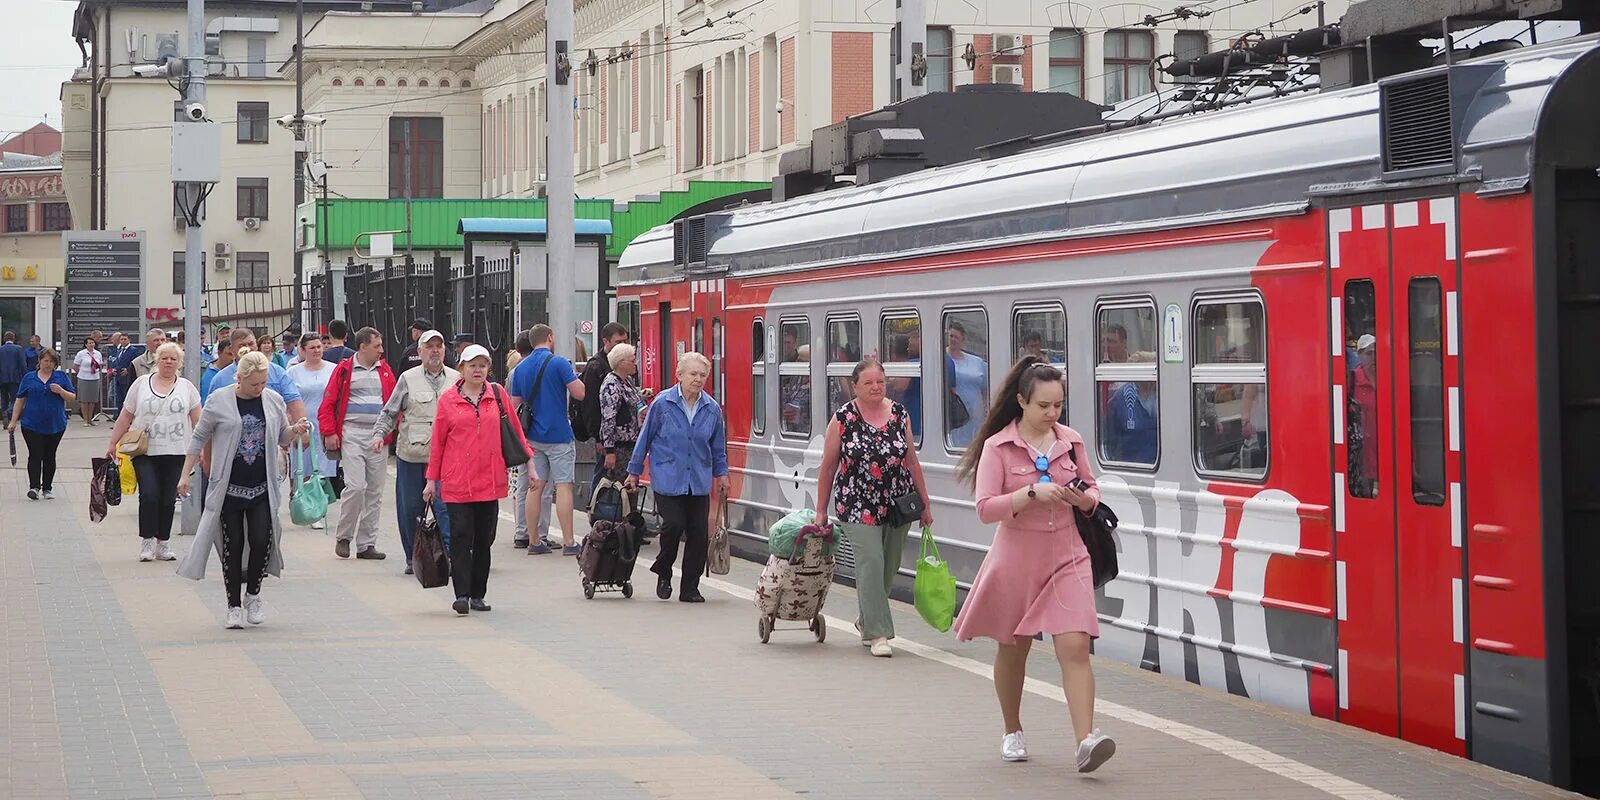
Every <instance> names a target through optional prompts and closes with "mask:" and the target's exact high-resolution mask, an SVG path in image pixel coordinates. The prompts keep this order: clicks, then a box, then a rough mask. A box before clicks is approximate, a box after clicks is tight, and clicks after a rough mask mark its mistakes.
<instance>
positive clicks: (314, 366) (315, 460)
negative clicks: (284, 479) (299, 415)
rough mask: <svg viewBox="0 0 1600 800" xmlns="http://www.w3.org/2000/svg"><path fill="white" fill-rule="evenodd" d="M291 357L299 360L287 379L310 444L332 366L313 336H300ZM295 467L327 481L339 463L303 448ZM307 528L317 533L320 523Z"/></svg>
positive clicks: (320, 451) (317, 439) (315, 437)
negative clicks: (301, 405) (306, 422)
mask: <svg viewBox="0 0 1600 800" xmlns="http://www.w3.org/2000/svg"><path fill="white" fill-rule="evenodd" d="M295 357H296V358H298V359H300V360H299V363H296V364H295V365H294V366H292V367H290V368H289V380H291V381H294V385H295V388H296V389H299V390H300V399H301V400H303V401H304V402H305V404H306V418H307V419H309V420H311V433H312V439H311V441H313V442H320V441H322V439H321V438H320V437H321V432H319V431H318V430H317V429H316V425H317V412H318V411H319V410H321V408H322V395H323V392H325V391H327V388H328V379H329V378H331V377H333V365H332V364H330V363H328V362H327V361H325V360H323V358H322V337H321V336H319V335H317V334H315V333H308V334H305V335H304V336H301V337H300V351H299V353H298V354H296V356H295ZM298 466H299V467H300V469H301V470H302V471H303V472H304V474H307V475H319V476H321V477H324V478H330V479H335V478H337V477H338V475H339V462H337V461H334V460H333V459H331V458H329V457H328V453H327V451H326V450H323V449H322V448H321V447H311V448H307V449H306V451H305V455H304V461H302V462H301V463H300V464H299V465H298ZM311 527H312V528H315V529H317V530H321V529H322V528H323V521H322V520H317V521H316V522H313V523H311Z"/></svg>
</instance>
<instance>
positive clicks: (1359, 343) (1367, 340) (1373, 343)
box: [1356, 333, 1378, 353]
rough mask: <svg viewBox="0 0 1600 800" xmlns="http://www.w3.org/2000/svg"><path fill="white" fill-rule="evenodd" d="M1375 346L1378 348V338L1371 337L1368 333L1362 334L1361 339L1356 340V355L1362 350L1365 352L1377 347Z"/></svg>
mask: <svg viewBox="0 0 1600 800" xmlns="http://www.w3.org/2000/svg"><path fill="white" fill-rule="evenodd" d="M1377 346H1378V337H1376V336H1373V335H1372V334H1370V333H1363V334H1361V338H1359V339H1357V340H1356V352H1357V353H1359V352H1361V351H1362V350H1366V349H1368V348H1371V347H1377Z"/></svg>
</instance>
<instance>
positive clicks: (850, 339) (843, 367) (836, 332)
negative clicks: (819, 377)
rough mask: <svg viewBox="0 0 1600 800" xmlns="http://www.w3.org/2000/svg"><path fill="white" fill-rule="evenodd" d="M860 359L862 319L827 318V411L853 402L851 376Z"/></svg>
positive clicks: (852, 316) (853, 391) (853, 388)
mask: <svg viewBox="0 0 1600 800" xmlns="http://www.w3.org/2000/svg"><path fill="white" fill-rule="evenodd" d="M860 360H861V318H860V317H856V316H854V315H851V316H848V317H829V318H828V367H827V372H828V410H829V411H830V412H832V411H833V410H834V409H837V408H839V407H840V406H843V405H844V404H845V403H848V402H850V401H851V400H853V399H855V384H854V383H852V382H851V380H850V373H851V372H853V371H854V370H855V368H856V362H857V361H860Z"/></svg>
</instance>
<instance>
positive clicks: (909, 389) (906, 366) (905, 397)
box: [878, 311, 922, 446]
mask: <svg viewBox="0 0 1600 800" xmlns="http://www.w3.org/2000/svg"><path fill="white" fill-rule="evenodd" d="M879 334H880V338H879V349H878V354H879V358H880V359H881V360H882V361H883V372H884V375H885V376H886V377H887V378H888V379H889V380H888V384H889V385H888V395H889V399H890V400H894V401H896V402H898V403H900V405H903V406H905V407H906V412H907V414H908V415H909V416H910V417H911V437H912V439H913V440H914V441H915V442H916V443H917V444H918V445H919V446H920V445H921V444H922V317H920V316H918V315H917V312H916V311H890V312H887V313H885V314H884V315H883V320H882V325H881V327H880V328H879Z"/></svg>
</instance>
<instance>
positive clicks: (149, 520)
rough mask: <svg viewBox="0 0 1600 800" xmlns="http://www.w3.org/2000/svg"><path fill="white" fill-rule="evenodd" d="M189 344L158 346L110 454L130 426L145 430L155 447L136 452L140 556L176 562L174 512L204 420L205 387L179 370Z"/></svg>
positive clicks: (132, 391)
mask: <svg viewBox="0 0 1600 800" xmlns="http://www.w3.org/2000/svg"><path fill="white" fill-rule="evenodd" d="M182 365H183V348H182V347H179V346H178V345H176V344H174V343H172V342H168V343H166V344H164V345H161V347H160V348H158V349H157V350H156V369H155V371H154V372H152V373H150V374H148V375H145V376H143V377H140V378H139V379H137V380H135V381H134V382H133V385H132V386H131V387H129V388H128V396H127V398H126V399H124V400H123V403H122V413H121V414H119V415H117V424H116V427H114V428H112V429H111V443H110V444H108V445H106V457H107V458H116V456H117V442H119V441H121V440H122V437H123V436H125V435H126V434H127V433H128V431H130V430H133V431H143V432H144V433H145V434H146V436H147V437H148V439H149V447H148V448H147V449H146V450H145V452H144V454H143V455H137V456H134V457H133V471H134V474H136V475H138V476H139V538H140V539H142V540H143V543H142V546H141V547H140V550H139V560H140V561H157V560H159V561H174V560H176V559H177V556H176V555H173V553H172V551H171V550H169V549H167V540H168V539H170V538H171V537H172V516H173V511H174V509H175V507H176V505H177V501H178V481H179V479H180V478H182V477H183V475H182V472H183V457H184V455H185V454H186V453H187V452H188V449H189V437H190V435H191V434H193V433H194V426H195V424H196V423H198V422H199V421H200V390H199V389H196V388H195V385H194V384H192V383H190V382H189V381H188V379H187V378H183V377H180V376H179V375H178V370H179V368H180V367H181V366H182Z"/></svg>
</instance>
